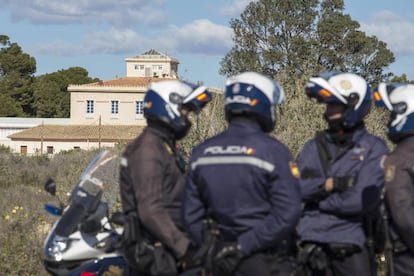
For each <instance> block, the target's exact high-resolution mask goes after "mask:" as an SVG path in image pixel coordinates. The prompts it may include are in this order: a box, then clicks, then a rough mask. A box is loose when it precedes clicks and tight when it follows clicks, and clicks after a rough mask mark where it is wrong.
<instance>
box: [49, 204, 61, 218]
mask: <svg viewBox="0 0 414 276" xmlns="http://www.w3.org/2000/svg"><path fill="white" fill-rule="evenodd" d="M45 210H46V212H48V213H49V214H52V215H54V216H61V215H62V209H60V208H58V207H56V206H54V205H50V204H45Z"/></svg>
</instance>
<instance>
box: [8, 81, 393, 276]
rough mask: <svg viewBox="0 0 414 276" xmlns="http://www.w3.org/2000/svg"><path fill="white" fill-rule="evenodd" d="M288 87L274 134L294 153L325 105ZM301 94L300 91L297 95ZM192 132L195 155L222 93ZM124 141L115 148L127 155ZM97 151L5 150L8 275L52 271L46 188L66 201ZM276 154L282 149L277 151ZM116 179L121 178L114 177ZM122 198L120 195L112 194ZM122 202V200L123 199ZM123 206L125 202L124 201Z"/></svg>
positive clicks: (214, 129)
mask: <svg viewBox="0 0 414 276" xmlns="http://www.w3.org/2000/svg"><path fill="white" fill-rule="evenodd" d="M287 91H295V92H296V93H287V103H286V105H285V106H284V107H282V108H280V109H279V110H278V126H277V128H276V130H275V131H274V132H273V133H272V134H271V135H273V136H275V137H276V138H278V139H280V140H281V141H282V142H284V143H285V144H286V145H288V146H289V148H291V150H292V152H293V154H294V155H296V154H297V152H298V151H299V150H300V148H301V146H302V145H303V144H304V142H305V141H306V140H307V139H309V138H310V137H312V135H313V134H314V132H315V131H316V130H318V129H322V128H323V127H324V126H325V122H324V121H323V119H322V115H321V112H322V107H321V106H319V105H316V104H315V103H313V102H312V101H310V100H308V99H307V98H306V97H305V96H304V92H303V88H301V87H300V86H298V87H295V88H294V89H293V88H292V89H287ZM295 94H296V95H295ZM384 120H386V119H385V118H384V114H381V113H379V112H378V110H376V109H373V110H372V112H371V114H370V115H369V116H368V120H367V121H368V123H367V126H368V128H369V129H370V130H372V131H373V132H374V133H376V134H378V135H380V136H382V137H384V136H385V127H384ZM192 121H193V128H192V130H191V132H190V134H189V135H188V136H187V137H186V138H185V139H183V140H182V141H180V145H181V149H182V151H183V152H184V153H185V154H186V156H188V155H189V153H190V152H191V149H192V147H193V146H194V145H196V144H197V143H199V142H201V141H203V140H204V139H206V138H208V137H210V136H212V135H214V134H216V133H218V132H219V131H221V130H223V129H224V128H225V127H226V122H225V120H224V112H223V98H222V95H221V94H218V95H216V96H215V97H214V100H213V101H212V102H211V103H209V105H208V108H206V109H205V110H204V111H203V112H202V113H201V114H200V115H199V116H197V117H193V118H192ZM123 148H124V145H119V146H118V147H115V148H113V149H110V150H111V151H113V152H114V153H116V154H121V152H122V150H123ZM96 153H97V150H92V151H71V152H62V153H59V154H56V155H55V156H54V157H46V156H32V157H28V156H20V155H15V154H11V153H9V151H8V149H5V148H2V150H1V151H0V195H1V197H2V199H1V200H0V244H1V245H2V246H1V247H0V271H1V272H2V274H3V275H47V274H46V272H45V270H44V268H43V266H42V246H43V241H44V239H45V237H46V235H47V233H48V231H49V230H50V227H51V225H52V223H53V222H54V221H55V219H56V217H53V216H52V215H50V214H48V213H46V212H45V211H44V209H43V205H44V204H45V203H55V204H57V201H56V200H55V199H54V198H52V197H51V196H50V195H48V194H47V193H46V192H45V191H43V184H44V182H45V181H46V180H47V179H48V178H53V179H54V180H55V181H56V183H57V185H58V186H57V191H58V194H59V196H60V197H61V198H62V199H63V201H65V200H66V199H67V196H66V194H67V193H69V192H70V191H71V189H72V187H73V185H74V184H75V183H76V182H77V180H78V178H79V177H80V175H81V173H82V171H83V170H84V169H85V168H86V166H87V164H88V163H89V162H90V161H91V160H92V158H93V157H94V156H95V154H96ZM275 154H276V153H275ZM108 181H111V182H116V181H117V179H108ZM112 196H113V197H115V198H117V197H118V194H114V195H112ZM118 202H119V199H118ZM118 206H119V205H118Z"/></svg>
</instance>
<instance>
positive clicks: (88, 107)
mask: <svg viewBox="0 0 414 276" xmlns="http://www.w3.org/2000/svg"><path fill="white" fill-rule="evenodd" d="M93 112H94V101H92V100H87V101H86V115H92V114H93Z"/></svg>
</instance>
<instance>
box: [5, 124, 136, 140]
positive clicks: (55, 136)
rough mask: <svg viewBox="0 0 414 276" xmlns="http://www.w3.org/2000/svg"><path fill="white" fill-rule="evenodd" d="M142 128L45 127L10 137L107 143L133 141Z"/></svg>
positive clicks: (27, 130)
mask: <svg viewBox="0 0 414 276" xmlns="http://www.w3.org/2000/svg"><path fill="white" fill-rule="evenodd" d="M142 129H143V127H142V126H135V125H129V126H128V125H101V126H99V125H93V126H91V125H43V126H36V127H33V128H29V129H26V130H23V131H20V132H16V133H13V134H11V135H9V136H8V138H10V139H11V140H26V141H27V140H30V141H37V140H44V141H98V140H100V141H107V142H126V141H131V140H133V139H134V138H135V137H136V136H137V135H138V134H139V133H140V132H141V131H142Z"/></svg>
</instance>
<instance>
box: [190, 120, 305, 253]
mask: <svg viewBox="0 0 414 276" xmlns="http://www.w3.org/2000/svg"><path fill="white" fill-rule="evenodd" d="M292 161H293V157H292V154H291V153H290V151H289V150H288V149H287V148H286V147H285V146H284V145H283V144H282V143H280V142H279V141H277V140H276V139H274V138H271V137H270V136H269V135H267V134H266V133H264V132H263V131H262V130H261V128H260V127H259V125H258V124H256V123H254V122H251V121H244V120H233V121H232V123H231V124H230V126H229V128H228V129H227V130H225V131H224V132H222V133H221V134H219V135H217V136H215V137H213V138H210V139H208V140H206V141H205V142H203V143H202V144H200V145H199V146H197V147H196V148H194V150H193V152H192V156H191V159H190V168H189V171H188V174H187V178H186V186H185V189H184V198H183V208H182V211H183V220H184V225H185V227H186V229H187V231H188V232H189V233H190V234H191V235H192V237H193V238H194V239H195V240H196V241H197V242H198V243H201V242H202V230H203V229H202V228H203V227H202V220H203V218H205V217H211V218H212V219H213V220H214V221H216V222H217V223H218V227H219V229H220V232H221V235H223V237H224V239H228V238H230V239H232V238H231V237H234V239H235V240H238V242H239V244H240V245H241V247H242V251H243V252H245V253H247V254H250V253H253V252H255V251H260V250H262V249H265V248H268V247H272V246H275V245H276V244H277V243H278V242H279V241H281V240H283V239H285V238H286V237H288V236H289V234H291V233H292V232H293V231H294V229H295V226H296V225H297V222H298V220H299V217H300V187H299V183H298V179H297V178H295V177H294V176H293V174H292V172H291V168H290V166H289V165H292V164H293V163H292Z"/></svg>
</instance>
